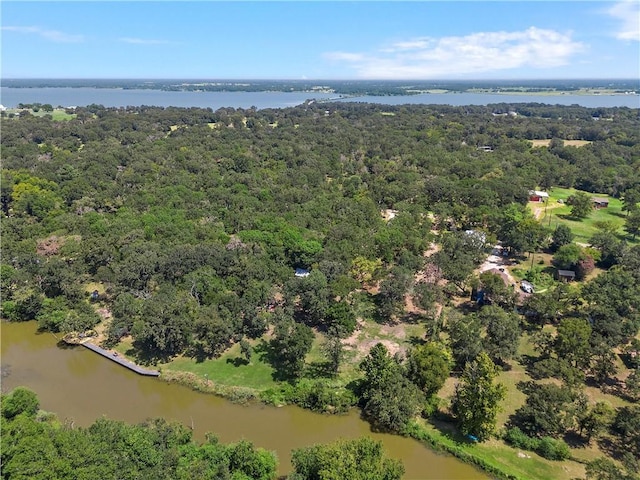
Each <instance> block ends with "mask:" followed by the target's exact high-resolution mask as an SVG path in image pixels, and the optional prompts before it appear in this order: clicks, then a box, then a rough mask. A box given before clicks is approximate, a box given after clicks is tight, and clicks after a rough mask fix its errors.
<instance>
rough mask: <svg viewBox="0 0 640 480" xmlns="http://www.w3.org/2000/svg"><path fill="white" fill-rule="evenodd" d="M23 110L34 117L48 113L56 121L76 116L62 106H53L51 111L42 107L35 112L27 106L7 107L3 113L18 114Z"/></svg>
mask: <svg viewBox="0 0 640 480" xmlns="http://www.w3.org/2000/svg"><path fill="white" fill-rule="evenodd" d="M25 110H26V111H27V112H29V113H30V114H31V115H33V116H34V117H45V116H47V115H49V116H51V118H52V120H54V121H56V122H60V121H67V120H71V119H73V118H76V116H77V115H76V114H75V113H67V112H66V111H65V109H64V108H54V109H53V111H52V112H45V111H44V110H42V109H39V110H38V111H37V112H35V111H33V110H32V109H28V108H7V109H6V110H5V113H6V115H7V116H9V115H10V114H14V115H15V114H20V113H21V112H24V111H25Z"/></svg>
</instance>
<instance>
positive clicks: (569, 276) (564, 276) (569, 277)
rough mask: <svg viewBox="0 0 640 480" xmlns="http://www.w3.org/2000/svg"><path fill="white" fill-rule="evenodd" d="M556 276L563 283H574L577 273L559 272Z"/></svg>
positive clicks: (570, 271) (569, 271) (571, 271)
mask: <svg viewBox="0 0 640 480" xmlns="http://www.w3.org/2000/svg"><path fill="white" fill-rule="evenodd" d="M556 275H557V277H558V280H559V281H561V282H573V281H574V280H575V279H576V272H574V271H573V270H558V271H557V272H556Z"/></svg>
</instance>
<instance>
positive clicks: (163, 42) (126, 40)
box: [118, 37, 171, 45]
mask: <svg viewBox="0 0 640 480" xmlns="http://www.w3.org/2000/svg"><path fill="white" fill-rule="evenodd" d="M118 40H119V41H120V42H124V43H131V44H134V45H168V44H169V43H171V42H168V41H167V40H151V39H144V38H133V37H123V38H119V39H118Z"/></svg>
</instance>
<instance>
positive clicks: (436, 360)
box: [407, 342, 453, 398]
mask: <svg viewBox="0 0 640 480" xmlns="http://www.w3.org/2000/svg"><path fill="white" fill-rule="evenodd" d="M407 361H408V365H407V375H408V377H409V379H410V380H411V381H412V382H413V383H415V384H416V385H417V386H418V387H420V389H421V390H422V391H423V392H424V394H425V395H426V396H427V398H430V397H432V396H433V395H435V394H436V393H438V391H439V390H440V389H441V388H442V386H443V385H444V382H445V381H446V380H447V378H449V374H450V373H451V367H452V366H453V359H452V357H451V353H450V352H449V351H448V350H447V349H446V347H444V345H442V344H440V343H436V342H429V343H424V344H422V345H418V346H417V347H415V348H413V349H412V350H411V351H410V352H409V356H408V359H407Z"/></svg>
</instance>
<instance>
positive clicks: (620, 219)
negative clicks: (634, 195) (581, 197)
mask: <svg viewBox="0 0 640 480" xmlns="http://www.w3.org/2000/svg"><path fill="white" fill-rule="evenodd" d="M576 192H578V190H576V189H574V188H560V187H554V188H552V189H551V190H549V192H548V193H549V200H548V202H547V205H546V206H545V205H544V204H541V203H537V202H529V207H530V208H531V209H532V211H535V209H539V208H542V214H541V217H540V222H541V223H542V225H544V226H547V227H549V228H551V229H555V228H556V227H557V226H558V225H559V224H564V225H567V226H568V227H569V228H570V229H571V231H572V232H573V234H574V235H575V240H574V241H576V242H579V243H585V244H586V243H588V242H589V239H590V238H591V237H592V236H593V235H594V234H595V233H596V232H598V227H597V225H598V223H599V222H609V223H611V225H613V226H614V228H616V230H615V233H616V235H617V236H618V238H620V239H621V240H623V239H624V240H626V241H627V242H629V243H632V244H635V243H638V240H637V239H636V240H633V239H632V238H631V236H630V235H627V234H626V232H625V230H624V224H625V219H626V214H625V213H624V212H623V211H622V201H621V200H620V199H618V198H613V197H609V196H608V195H606V194H599V193H588V192H587V193H588V194H589V195H590V196H591V197H598V198H607V199H608V200H609V207H608V208H600V209H595V208H594V209H593V210H592V211H591V212H590V213H589V216H588V217H587V218H584V219H582V220H576V219H573V218H572V217H571V216H570V215H571V207H570V206H569V205H567V204H566V201H567V199H568V198H569V197H570V196H571V195H573V194H575V193H576Z"/></svg>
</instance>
